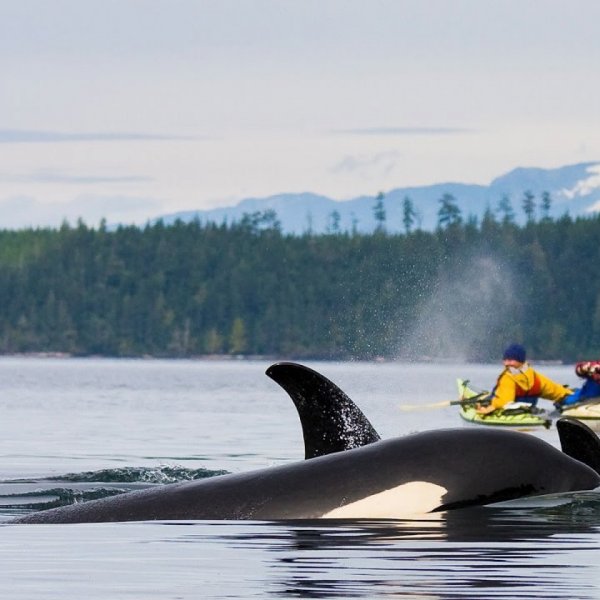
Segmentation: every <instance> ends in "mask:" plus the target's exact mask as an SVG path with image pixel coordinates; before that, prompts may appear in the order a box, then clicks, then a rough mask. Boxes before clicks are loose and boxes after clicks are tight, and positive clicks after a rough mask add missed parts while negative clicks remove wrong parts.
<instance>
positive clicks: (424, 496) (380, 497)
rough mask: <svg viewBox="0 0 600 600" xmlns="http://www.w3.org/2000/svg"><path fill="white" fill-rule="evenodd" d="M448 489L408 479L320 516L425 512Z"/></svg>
mask: <svg viewBox="0 0 600 600" xmlns="http://www.w3.org/2000/svg"><path fill="white" fill-rule="evenodd" d="M447 491H448V490H447V489H446V488H443V487H442V486H441V485H436V484H435V483H429V482H427V481H411V482H410V483H403V484H402V485H398V486H396V487H393V488H390V489H389V490H384V491H383V492H379V493H377V494H373V495H372V496H367V497H366V498H362V499H361V500H357V501H356V502H351V503H350V504H344V505H343V506H339V507H338V508H334V509H333V510H330V511H329V512H327V513H325V514H324V515H323V517H322V518H323V519H401V518H403V517H407V516H410V515H414V514H423V513H428V512H431V511H432V510H434V509H435V508H437V507H438V506H440V505H441V504H442V497H443V496H444V495H445V494H446V492H447Z"/></svg>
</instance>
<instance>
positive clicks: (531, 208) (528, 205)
mask: <svg viewBox="0 0 600 600" xmlns="http://www.w3.org/2000/svg"><path fill="white" fill-rule="evenodd" d="M522 206H523V212H524V213H525V218H526V220H527V223H533V221H534V220H535V196H534V195H533V193H532V192H530V191H529V190H527V191H526V192H525V194H523V204H522Z"/></svg>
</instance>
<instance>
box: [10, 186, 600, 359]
mask: <svg viewBox="0 0 600 600" xmlns="http://www.w3.org/2000/svg"><path fill="white" fill-rule="evenodd" d="M379 202H381V198H379ZM440 202H441V205H440V223H439V226H438V227H437V229H436V230H435V231H431V232H426V231H421V230H418V229H416V230H413V229H412V228H411V227H410V226H408V225H410V222H408V225H407V228H406V229H407V230H406V232H404V233H402V234H393V235H392V234H388V233H386V231H385V221H384V219H381V215H382V214H384V213H381V212H379V213H378V214H379V219H380V222H379V225H380V227H378V229H377V231H376V232H375V233H372V234H369V235H362V234H358V233H352V232H340V231H336V230H335V228H333V229H332V231H331V232H330V233H329V234H326V235H312V234H311V233H310V232H307V233H306V234H304V235H301V236H291V235H285V234H283V233H282V231H281V229H280V227H279V224H278V222H277V218H276V215H274V214H270V213H268V212H267V213H264V214H254V215H248V216H247V217H246V218H245V219H244V220H243V221H242V222H240V223H235V224H221V225H217V224H201V223H199V222H193V223H182V222H177V223H175V224H174V225H171V226H165V225H164V224H162V223H160V222H159V223H156V224H152V225H148V226H146V227H134V226H131V227H129V226H128V227H119V228H117V229H114V230H111V229H108V228H107V227H106V226H105V224H102V225H101V226H100V227H97V228H90V227H87V226H86V225H85V224H84V223H82V222H79V223H78V224H76V225H74V226H71V225H69V224H67V223H65V224H63V226H62V227H61V228H59V229H29V230H21V231H0V294H1V304H0V305H1V306H2V311H1V313H0V352H3V353H30V352H63V353H69V354H73V355H105V356H144V355H151V356H164V357H187V356H202V355H214V354H228V355H244V356H258V355H260V356H269V357H274V358H295V359H302V358H314V359H316V358H329V359H373V358H376V357H383V358H400V359H419V360H423V359H444V360H454V359H456V360H464V359H467V360H479V361H487V360H498V357H499V356H500V353H501V351H502V348H503V347H504V345H505V344H506V343H508V342H511V341H519V342H521V343H523V344H525V345H526V346H527V348H528V350H529V354H530V356H532V357H534V358H538V359H555V360H565V361H573V360H576V359H579V358H583V357H591V358H596V359H597V358H600V281H599V279H598V278H597V277H596V276H595V275H594V274H593V273H592V272H591V271H590V267H593V266H594V265H597V264H600V217H598V216H594V217H590V218H585V219H583V218H578V219H571V218H570V217H569V216H567V215H565V216H564V217H562V218H560V219H558V220H551V219H549V218H547V217H546V218H543V219H540V220H538V221H535V220H534V219H529V220H528V221H527V223H526V224H524V225H517V224H515V222H514V221H513V220H512V219H510V218H507V217H506V215H505V217H504V218H498V217H497V216H495V215H493V214H492V213H487V214H486V215H485V216H484V217H483V218H482V219H481V220H479V221H478V220H477V219H474V218H470V219H468V220H467V221H464V220H463V219H462V217H461V215H460V211H457V210H456V205H455V204H454V203H453V202H449V200H448V198H446V203H445V204H444V202H443V201H440ZM381 208H382V207H381V204H380V205H379V209H380V210H381ZM408 208H410V207H408ZM376 215H377V213H376ZM407 215H408V216H410V211H407Z"/></svg>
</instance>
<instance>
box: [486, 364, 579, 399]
mask: <svg viewBox="0 0 600 600" xmlns="http://www.w3.org/2000/svg"><path fill="white" fill-rule="evenodd" d="M572 393H573V390H570V389H569V388H566V387H564V386H562V385H560V384H558V383H555V382H554V381H552V380H551V379H548V377H546V376H544V375H542V374H541V373H538V372H537V371H535V370H534V369H533V368H532V367H531V366H530V365H529V363H523V366H522V367H521V368H520V369H519V370H516V369H510V368H508V367H507V368H506V369H504V371H502V373H500V377H498V381H497V382H496V386H495V387H494V389H493V390H492V393H491V394H490V398H491V401H492V405H493V406H494V407H495V408H502V407H503V406H505V405H506V404H510V403H511V402H514V401H515V400H518V399H519V398H522V397H524V396H525V397H535V398H538V397H539V398H545V399H546V400H552V402H556V401H557V400H562V399H563V398H564V397H565V396H569V395H570V394H572Z"/></svg>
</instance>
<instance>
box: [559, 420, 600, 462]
mask: <svg viewBox="0 0 600 600" xmlns="http://www.w3.org/2000/svg"><path fill="white" fill-rule="evenodd" d="M556 429H557V430H558V437H559V438H560V447H561V449H562V451H563V452H564V453H565V454H567V455H568V456H570V457H571V458H574V459H575V460H578V461H579V462H582V463H584V464H586V465H587V466H588V467H591V468H592V469H594V471H596V473H598V474H600V439H598V436H597V435H596V434H595V433H594V431H593V430H592V429H590V428H589V427H588V426H587V425H585V423H582V422H581V421H579V420H577V419H574V418H572V417H563V418H562V419H559V420H558V421H557V422H556Z"/></svg>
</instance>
